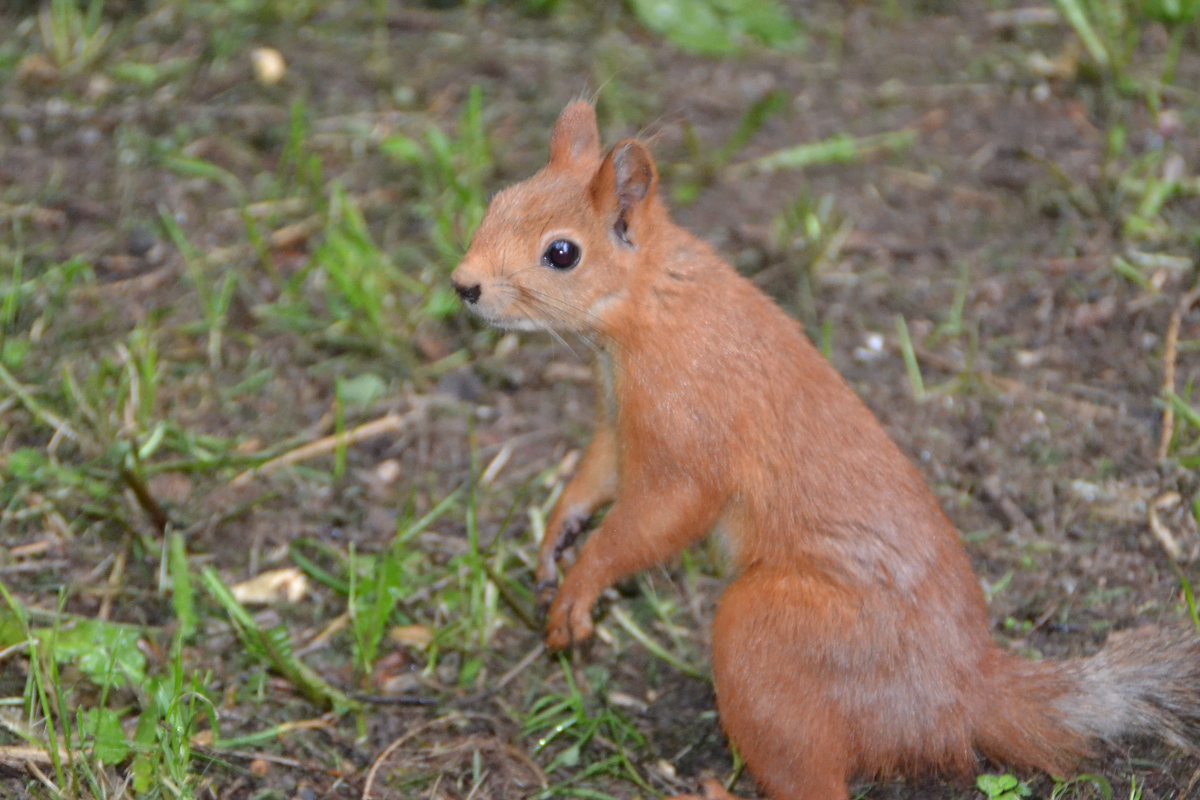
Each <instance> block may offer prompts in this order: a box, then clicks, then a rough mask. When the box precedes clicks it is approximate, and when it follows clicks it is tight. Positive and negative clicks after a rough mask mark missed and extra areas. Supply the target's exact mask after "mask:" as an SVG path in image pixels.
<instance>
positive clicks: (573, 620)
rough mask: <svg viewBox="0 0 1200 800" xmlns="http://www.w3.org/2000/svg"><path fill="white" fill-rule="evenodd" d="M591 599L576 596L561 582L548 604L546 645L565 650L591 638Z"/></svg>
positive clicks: (552, 648)
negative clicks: (548, 615)
mask: <svg viewBox="0 0 1200 800" xmlns="http://www.w3.org/2000/svg"><path fill="white" fill-rule="evenodd" d="M593 599H594V598H593ZM593 599H588V600H584V599H583V598H580V597H577V596H576V595H575V593H574V592H571V591H569V590H568V584H567V583H564V584H563V588H562V589H561V590H560V591H559V593H558V594H557V595H555V597H554V602H553V603H552V604H551V606H550V618H549V620H547V622H546V646H547V647H549V648H550V649H551V650H565V649H567V648H568V647H570V646H572V645H576V644H580V643H581V642H584V641H586V640H587V639H589V638H591V635H592V602H593Z"/></svg>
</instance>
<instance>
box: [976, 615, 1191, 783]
mask: <svg viewBox="0 0 1200 800" xmlns="http://www.w3.org/2000/svg"><path fill="white" fill-rule="evenodd" d="M991 667H992V668H991V669H990V670H989V672H990V674H989V675H987V676H985V678H986V680H985V685H988V686H989V689H990V691H989V692H986V693H985V694H984V702H983V703H982V704H981V705H980V707H979V708H978V709H977V715H978V716H977V719H976V723H975V745H976V747H977V748H978V749H979V750H980V752H982V753H983V754H984V755H986V756H987V757H989V758H991V759H994V760H996V761H998V762H1003V763H1006V764H1011V765H1014V766H1023V767H1034V768H1037V769H1040V770H1043V771H1045V772H1048V773H1050V774H1052V775H1065V774H1067V773H1068V772H1069V771H1070V770H1071V768H1072V767H1073V766H1074V765H1075V763H1076V762H1077V761H1078V760H1079V759H1080V758H1082V757H1085V756H1088V755H1090V754H1091V753H1092V749H1093V747H1094V745H1095V743H1096V742H1097V741H1100V742H1106V743H1113V742H1116V741H1117V740H1118V739H1120V738H1122V737H1124V736H1128V735H1149V736H1155V737H1158V738H1162V739H1165V740H1167V741H1168V742H1170V743H1171V744H1174V745H1176V746H1178V747H1181V748H1183V749H1190V750H1196V749H1200V636H1197V635H1196V633H1195V632H1193V631H1175V630H1164V629H1160V628H1150V627H1145V628H1135V629H1133V630H1129V631H1123V632H1120V633H1116V634H1113V635H1112V636H1111V637H1110V638H1109V641H1108V644H1107V645H1106V646H1105V647H1104V649H1102V650H1101V651H1100V652H1098V653H1096V654H1095V655H1092V656H1089V657H1087V658H1077V659H1071V660H1067V661H1042V662H1030V661H1025V660H1023V659H1020V658H1017V657H1015V656H1012V655H1008V654H1006V653H1002V652H998V653H997V655H996V660H995V661H994V662H993V663H992V665H991Z"/></svg>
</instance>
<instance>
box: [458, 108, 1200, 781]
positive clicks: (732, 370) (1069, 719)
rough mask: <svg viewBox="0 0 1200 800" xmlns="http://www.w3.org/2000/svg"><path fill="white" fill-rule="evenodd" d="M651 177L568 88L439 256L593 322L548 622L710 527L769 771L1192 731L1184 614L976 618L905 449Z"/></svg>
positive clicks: (543, 565) (499, 293) (513, 318)
mask: <svg viewBox="0 0 1200 800" xmlns="http://www.w3.org/2000/svg"><path fill="white" fill-rule="evenodd" d="M657 182H658V177H657V171H656V169H655V166H654V162H653V159H652V158H651V155H650V153H649V151H648V150H647V148H646V147H645V145H643V144H642V143H641V142H639V141H637V140H636V139H628V140H625V141H622V142H619V143H618V144H617V145H615V146H614V147H613V148H612V149H611V150H609V151H608V152H607V154H604V153H603V152H602V151H601V148H600V137H599V131H598V129H597V125H596V117H595V112H594V111H593V109H592V107H591V105H589V104H588V103H586V102H575V103H572V104H571V105H568V106H567V107H566V109H565V110H564V111H563V112H562V114H561V116H560V117H559V118H558V122H557V123H556V125H555V127H554V132H553V134H552V135H551V137H550V158H549V162H548V163H547V164H546V166H545V167H544V168H543V169H542V170H540V171H539V172H537V173H536V174H535V175H533V176H532V177H531V178H529V179H527V180H525V181H523V182H521V183H518V184H516V185H514V186H511V187H509V188H507V189H505V190H503V191H501V192H500V193H499V194H497V195H496V196H495V198H494V199H493V200H492V201H491V203H490V205H489V207H488V209H487V212H486V214H485V215H484V218H483V221H482V223H481V224H480V226H479V229H478V230H477V232H476V233H475V235H474V237H473V239H472V241H471V244H470V247H469V248H468V250H467V253H466V255H465V256H464V258H463V260H462V263H461V264H459V266H458V267H457V268H456V269H455V270H454V273H453V275H452V276H451V279H452V282H453V286H454V288H455V290H456V291H457V292H458V294H459V296H460V297H461V298H462V300H463V301H464V302H465V304H466V305H467V307H468V308H469V309H470V310H471V311H472V312H474V313H475V314H477V315H478V316H480V317H482V318H483V319H484V320H486V321H487V322H489V323H491V324H492V325H495V326H498V327H501V328H508V329H516V330H549V331H554V332H575V333H579V334H582V335H583V336H584V337H587V338H589V339H590V340H592V341H593V342H594V343H595V345H596V347H595V349H596V350H597V353H598V357H597V367H598V368H597V376H598V377H597V381H596V389H597V398H596V411H595V416H596V421H595V433H594V435H593V437H592V440H591V442H590V444H589V445H588V447H587V450H586V452H585V454H584V456H583V459H582V461H581V462H580V464H579V467H578V471H577V472H576V474H575V475H574V477H573V478H572V479H571V480H570V481H569V482H568V484H567V486H566V487H565V489H564V490H563V493H562V496H561V497H560V499H559V500H558V504H557V505H556V506H555V508H554V510H553V512H552V513H551V515H550V518H549V521H548V523H547V526H546V535H545V537H544V539H543V541H542V543H541V549H540V553H539V559H538V564H537V569H536V579H537V581H538V586H539V588H540V589H542V590H544V591H545V592H546V593H547V594H549V593H553V601H552V602H551V604H550V606H549V614H548V621H547V627H546V644H547V645H548V646H549V647H550V648H552V649H555V650H558V649H562V648H566V647H570V646H571V645H574V644H578V643H579V642H582V641H583V640H585V639H587V638H588V637H589V636H590V635H591V633H592V606H593V604H594V603H595V602H596V599H597V598H598V597H599V595H600V593H601V592H603V591H604V590H605V589H606V588H608V587H609V586H612V585H613V583H614V582H615V581H617V580H619V579H620V578H622V577H624V576H626V575H629V574H631V573H633V572H636V571H638V570H641V569H645V568H646V567H649V566H651V565H655V564H659V563H661V562H663V561H665V560H667V559H669V558H670V557H671V556H673V555H675V554H677V553H679V552H680V551H681V550H682V549H684V548H685V547H687V546H688V545H690V544H692V543H694V542H696V541H698V540H700V539H701V538H703V537H704V536H706V535H707V534H708V533H709V532H710V531H712V530H714V529H719V530H720V531H722V532H723V534H724V535H725V537H727V539H728V541H729V545H730V550H731V553H732V574H733V576H734V577H733V580H732V582H731V583H730V584H729V586H728V587H727V588H726V589H725V591H724V593H723V594H722V596H721V599H720V603H719V605H718V607H717V610H716V612H715V615H714V618H713V622H712V669H713V681H714V684H715V686H716V698H717V709H718V713H719V717H720V720H721V725H722V727H723V729H724V731H725V733H726V735H727V736H728V737H729V739H730V740H732V742H733V743H734V745H736V747H737V749H738V750H739V751H740V752H741V754H742V756H743V758H744V759H745V762H746V764H747V766H748V767H749V769H750V772H751V773H752V775H753V776H754V778H755V780H756V781H757V783H758V784H759V787H760V788H761V789H762V790H763V791H764V792H765V793H766V796H767V797H770V798H777V799H782V798H794V799H795V800H846V798H848V797H849V793H848V789H847V782H848V781H849V780H851V779H852V778H855V777H875V776H891V775H896V774H914V773H917V774H920V773H926V772H930V771H935V772H942V773H959V774H970V773H971V772H972V771H973V770H974V769H975V768H976V758H977V756H976V754H977V753H981V754H983V755H984V756H986V757H987V758H989V759H992V760H994V761H997V762H1000V763H1002V764H1007V765H1011V766H1013V767H1017V768H1034V769H1038V770H1043V771H1045V772H1049V773H1051V774H1054V775H1066V774H1068V773H1069V772H1070V771H1071V769H1072V766H1073V765H1074V764H1076V762H1077V761H1078V760H1079V759H1080V758H1082V757H1085V756H1087V755H1088V754H1090V753H1093V752H1094V750H1093V748H1094V746H1095V745H1096V744H1097V743H1098V742H1100V741H1104V742H1111V741H1113V740H1114V739H1116V738H1118V737H1121V736H1123V735H1125V734H1130V733H1150V734H1155V735H1158V736H1162V737H1164V738H1166V739H1168V740H1169V741H1171V742H1172V743H1175V744H1177V745H1179V746H1182V747H1195V746H1196V743H1197V741H1198V740H1200V637H1197V636H1196V635H1195V634H1194V632H1185V631H1177V632H1170V631H1165V630H1159V629H1154V628H1139V629H1135V630H1132V631H1127V632H1124V633H1120V634H1114V635H1113V636H1112V637H1110V640H1109V642H1108V644H1107V646H1106V647H1105V648H1104V649H1103V650H1101V651H1100V652H1099V653H1097V654H1096V655H1093V656H1091V657H1089V658H1080V659H1073V660H1068V661H1058V662H1054V661H1042V662H1031V661H1027V660H1023V659H1021V658H1019V657H1016V656H1014V655H1011V654H1009V653H1007V652H1005V651H1003V650H1002V649H1001V648H999V647H998V646H997V645H996V644H994V643H993V641H992V637H991V634H990V632H989V623H988V616H987V610H986V608H985V605H984V598H983V593H982V591H981V589H980V586H979V583H978V581H977V580H976V578H975V575H974V573H973V572H972V569H971V565H970V562H969V561H968V559H967V555H966V552H965V551H964V549H963V546H962V544H961V543H960V541H959V538H958V535H957V533H956V531H955V530H954V528H953V526H952V525H951V523H950V522H949V520H948V519H947V518H946V516H945V514H944V513H943V512H942V510H941V509H940V508H939V506H938V503H937V501H936V500H935V498H934V496H933V494H932V493H931V492H930V491H929V489H928V488H927V487H926V486H925V484H924V482H923V480H922V478H921V476H920V474H919V473H918V472H917V470H916V468H915V467H914V466H913V465H912V463H911V462H910V461H909V460H908V459H907V458H906V457H905V456H904V455H903V454H902V453H901V451H900V449H899V448H898V447H897V446H896V445H895V444H894V443H893V442H892V441H891V439H890V438H889V437H888V436H887V434H886V433H885V432H884V430H883V428H882V426H881V425H880V424H879V422H878V420H876V418H875V416H874V415H873V414H872V413H871V412H870V411H869V410H868V409H867V407H866V405H865V404H864V403H863V402H862V401H861V400H860V399H859V398H858V397H857V395H855V394H854V392H853V391H852V390H851V389H850V388H849V387H848V386H847V385H846V383H845V381H844V380H843V379H842V377H841V376H840V375H839V374H838V373H837V372H836V371H835V370H834V369H833V367H832V366H831V365H830V364H829V363H828V362H827V361H826V360H825V359H824V358H822V357H821V355H820V354H819V353H818V352H817V350H816V349H815V348H814V347H813V345H812V344H811V343H810V342H809V340H808V339H807V338H806V337H805V335H804V333H803V331H802V330H801V327H800V325H799V324H798V323H797V322H796V321H795V320H793V319H792V318H790V317H788V316H787V315H786V314H785V313H784V312H783V310H782V309H780V308H779V307H778V306H777V305H776V304H775V303H774V302H773V301H772V300H771V299H770V298H768V297H767V296H766V295H765V294H764V293H763V292H761V291H759V290H758V289H757V288H756V287H755V286H754V285H753V284H752V283H751V282H750V281H749V280H747V279H746V278H744V277H742V276H740V275H739V274H738V273H737V272H736V271H735V270H734V269H733V268H732V267H731V266H730V265H729V264H728V263H727V262H725V261H724V260H722V259H721V258H720V257H719V256H718V255H717V254H716V253H715V252H714V251H713V250H712V248H710V247H709V245H707V244H706V243H704V242H703V241H701V240H700V239H698V238H696V237H695V236H693V235H692V234H690V233H688V232H687V231H685V230H683V229H682V228H680V227H677V226H676V225H674V224H673V223H672V222H671V220H670V218H669V216H668V212H667V209H666V207H665V205H664V203H663V202H662V200H661V199H660V198H659V195H658V192H657ZM610 503H611V508H610V509H609V511H608V514H607V516H605V517H604V518H603V521H602V522H601V523H600V525H599V526H598V527H597V528H596V529H595V530H593V531H591V532H590V534H589V535H588V536H587V538H586V541H585V542H584V544H583V545H582V548H581V549H580V550H579V553H578V558H577V560H576V561H575V563H574V564H572V565H571V566H570V567H569V568H568V569H566V572H565V575H564V576H563V579H562V583H561V585H559V586H558V587H557V591H555V576H556V572H557V566H558V562H559V560H560V559H561V557H562V556H563V554H564V551H565V550H566V549H567V548H568V547H569V546H571V544H572V542H573V540H574V539H575V537H576V536H577V535H578V534H579V533H580V532H581V531H582V530H583V529H584V527H585V526H586V525H587V523H588V520H589V519H590V518H591V516H592V514H593V513H594V512H596V511H597V510H598V509H599V508H600V507H602V506H604V505H606V504H610ZM703 794H704V797H706V798H708V800H718V799H723V800H728V798H731V797H732V795H730V794H728V793H727V792H726V791H725V789H724V788H722V786H721V785H720V784H719V783H717V782H716V781H706V782H705V784H704V787H703ZM681 797H682V796H681ZM686 797H689V798H691V797H694V796H691V795H688V796H686Z"/></svg>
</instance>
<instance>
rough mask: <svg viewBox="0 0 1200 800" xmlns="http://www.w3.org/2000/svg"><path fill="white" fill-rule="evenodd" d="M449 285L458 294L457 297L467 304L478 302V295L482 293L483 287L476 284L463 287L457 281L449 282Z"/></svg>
mask: <svg viewBox="0 0 1200 800" xmlns="http://www.w3.org/2000/svg"><path fill="white" fill-rule="evenodd" d="M450 285H451V286H453V287H454V291H456V292H458V296H459V297H461V298H462V299H463V300H464V301H465V302H467V303H475V302H478V301H479V295H480V293H481V292H482V291H483V287H481V286H480V285H479V284H478V283H473V284H471V285H470V286H464V285H463V284H461V283H459V282H458V281H450Z"/></svg>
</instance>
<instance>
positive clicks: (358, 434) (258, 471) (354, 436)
mask: <svg viewBox="0 0 1200 800" xmlns="http://www.w3.org/2000/svg"><path fill="white" fill-rule="evenodd" d="M424 415H425V408H424V406H419V407H417V408H414V409H413V410H412V411H409V412H408V413H407V414H395V413H389V414H388V415H387V416H385V417H380V418H379V419H376V420H372V421H370V422H364V423H363V424H362V425H359V426H358V427H356V428H351V429H350V430H348V431H343V432H342V433H333V434H330V435H329V436H323V437H321V438H320V439H317V440H316V441H315V442H309V443H308V444H304V445H300V446H299V447H297V448H295V449H294V450H289V451H288V452H286V453H284V454H283V455H281V456H276V457H275V458H272V459H271V460H270V461H266V462H264V463H262V464H259V465H258V466H257V467H253V468H252V469H248V470H246V471H245V472H243V473H241V474H240V475H238V476H237V477H236V478H234V479H233V480H232V481H230V484H229V485H230V486H235V487H236V486H245V485H246V484H247V483H249V482H250V481H252V480H253V479H254V478H257V477H260V476H262V475H270V474H271V473H272V472H277V471H279V470H281V469H283V468H284V467H290V466H292V465H293V464H299V463H300V462H301V461H307V460H308V459H310V458H316V457H317V456H322V455H325V454H327V453H331V452H333V451H334V450H336V449H337V448H339V447H347V446H349V445H354V444H358V443H359V442H361V441H364V440H366V439H370V438H373V437H375V436H379V435H381V434H384V433H398V432H400V431H402V430H404V429H405V428H407V427H409V426H410V425H412V424H413V422H414V421H416V420H417V419H419V418H421V417H423V416H424Z"/></svg>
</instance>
